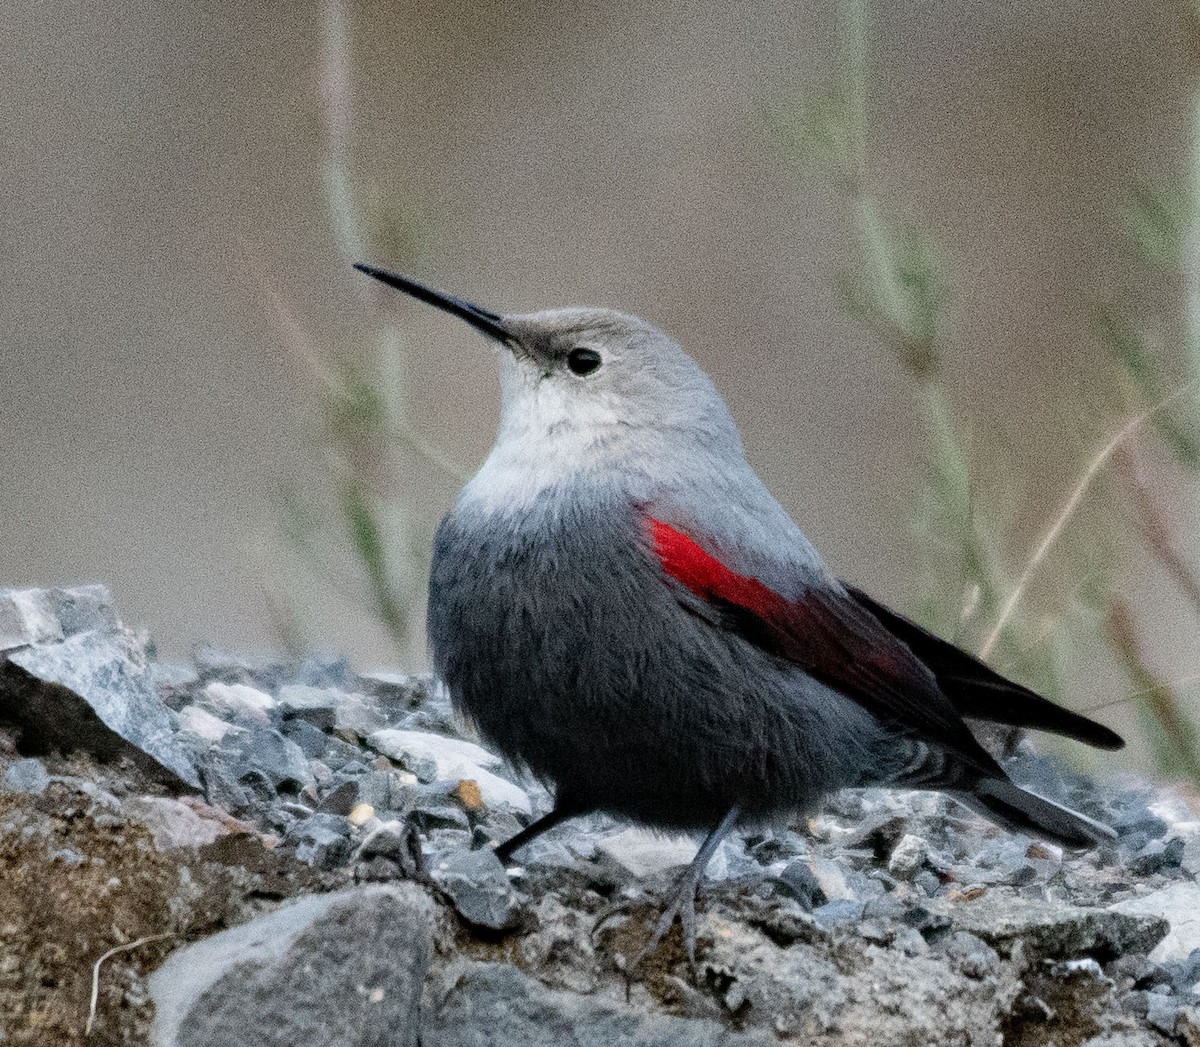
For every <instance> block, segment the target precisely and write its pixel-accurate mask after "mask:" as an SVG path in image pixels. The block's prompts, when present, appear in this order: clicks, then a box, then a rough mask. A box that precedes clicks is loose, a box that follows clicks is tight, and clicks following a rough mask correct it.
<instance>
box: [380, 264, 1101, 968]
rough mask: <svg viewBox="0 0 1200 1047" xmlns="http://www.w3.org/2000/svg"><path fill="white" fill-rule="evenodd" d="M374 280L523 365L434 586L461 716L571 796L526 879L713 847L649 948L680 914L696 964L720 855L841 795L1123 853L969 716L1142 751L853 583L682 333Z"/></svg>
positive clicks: (506, 369)
mask: <svg viewBox="0 0 1200 1047" xmlns="http://www.w3.org/2000/svg"><path fill="white" fill-rule="evenodd" d="M357 268H359V269H361V270H362V271H363V272H365V273H368V274H369V275H371V276H374V277H376V278H378V279H380V280H382V281H383V282H384V283H386V284H389V285H391V286H392V287H396V288H398V289H400V290H401V291H405V292H407V293H408V294H410V295H413V296H414V297H416V298H418V299H420V300H421V301H423V302H428V303H430V304H432V305H435V306H437V307H438V308H440V309H443V310H445V311H446V312H448V313H451V314H453V315H454V316H457V317H460V318H461V319H463V320H465V321H466V322H467V323H469V324H470V325H471V326H472V327H474V328H476V330H479V331H482V332H483V333H484V334H485V335H487V336H488V337H490V338H492V339H494V340H495V341H496V342H499V343H500V344H501V345H502V346H503V347H504V349H505V350H506V351H505V352H503V353H502V354H501V376H502V382H501V386H502V393H503V407H502V411H501V417H500V431H499V436H498V437H497V439H496V445H495V447H494V448H493V449H492V452H491V454H490V455H489V456H488V458H487V461H486V462H484V464H483V466H482V468H481V469H480V470H479V472H478V473H476V474H475V477H474V478H473V479H472V480H471V481H470V482H469V483H468V484H467V486H466V487H465V488H464V489H463V491H462V494H461V495H460V496H459V498H458V501H457V502H456V503H455V505H454V508H453V509H451V511H450V512H449V514H448V515H447V516H446V518H445V519H444V520H443V521H442V524H441V526H440V527H439V528H438V532H437V537H436V539H435V542H434V550H433V569H432V575H431V578H430V585H429V640H430V645H431V648H432V653H433V658H434V663H435V667H436V669H437V672H438V673H439V674H440V676H441V678H442V679H443V680H444V681H445V683H446V686H447V687H448V688H449V690H450V694H451V696H452V698H453V701H454V702H455V704H456V706H457V707H458V708H459V709H460V710H461V711H462V712H464V713H465V714H466V715H467V716H469V718H470V719H471V720H472V721H473V722H474V723H475V725H476V726H477V728H478V730H479V731H480V733H481V734H482V735H483V737H484V738H485V739H486V740H487V741H488V742H490V743H491V744H492V745H494V746H495V747H496V748H497V749H499V750H500V751H501V752H502V753H503V754H504V755H505V756H507V757H508V758H509V759H510V760H512V761H514V762H515V763H517V764H518V765H522V766H524V767H526V768H528V769H529V770H530V771H531V772H532V773H533V774H534V775H536V776H537V777H538V778H540V779H542V780H543V781H544V782H546V783H547V784H548V785H549V786H550V787H551V788H552V789H553V791H554V795H555V807H554V810H553V811H552V812H551V813H549V814H547V815H545V816H544V817H542V818H540V819H538V820H537V821H535V822H533V824H531V825H530V826H528V827H527V828H526V829H524V830H523V831H521V832H519V833H518V834H517V835H516V836H514V837H513V838H512V839H511V840H509V841H507V842H506V843H504V844H502V845H501V846H500V847H499V848H497V854H498V855H499V857H500V858H501V860H502V861H507V860H508V858H509V857H510V856H511V855H512V853H513V852H514V851H515V850H517V848H519V847H521V846H523V845H524V844H526V843H528V842H529V841H530V840H531V839H533V838H534V837H535V836H536V835H538V834H539V833H542V832H544V831H545V830H547V829H549V828H550V827H551V826H553V825H555V824H557V823H558V822H561V821H562V820H563V819H565V818H570V817H572V816H575V815H580V814H585V813H587V812H589V811H606V812H608V813H610V814H613V815H617V816H620V817H623V818H628V819H630V820H632V821H634V822H639V823H641V824H643V825H647V826H653V827H655V828H660V829H665V830H682V831H706V832H707V833H708V836H707V838H706V839H705V841H704V843H703V845H702V846H701V848H700V851H699V852H698V854H697V855H696V859H695V861H694V862H693V863H692V865H691V867H690V868H689V870H688V872H687V874H686V875H685V876H684V878H683V879H682V880H681V882H680V885H679V888H678V890H677V892H676V894H675V895H674V897H673V901H672V903H671V905H670V907H669V908H668V909H667V911H666V912H665V913H664V915H663V917H662V919H661V920H660V921H659V924H658V926H657V928H656V933H655V936H654V939H653V941H652V943H651V946H650V947H649V949H652V948H653V947H654V946H655V945H656V944H657V942H658V941H659V939H660V938H661V937H662V935H663V934H664V933H665V932H666V930H667V929H668V928H669V927H670V925H671V923H672V922H673V921H674V919H675V917H676V916H677V915H678V916H681V918H682V920H683V923H684V932H685V938H686V943H687V947H688V951H689V955H690V956H691V957H692V958H693V959H694V949H695V922H694V921H695V910H694V901H695V893H696V888H697V885H698V884H699V881H700V878H701V876H702V875H703V871H704V867H705V865H707V863H708V860H709V858H710V857H711V856H712V853H713V851H714V850H715V849H716V847H717V844H718V843H719V842H720V841H721V839H722V837H723V836H725V834H727V833H728V832H729V831H730V830H731V829H733V828H734V826H735V825H743V826H745V825H754V824H756V823H763V822H768V821H773V820H778V819H781V818H784V817H786V816H788V815H792V814H796V813H803V812H809V811H812V810H813V809H814V807H815V806H816V805H817V803H818V801H819V800H820V799H821V797H822V796H823V795H825V794H826V793H829V792H831V791H833V790H836V789H842V788H846V787H853V786H868V785H876V786H878V785H894V786H902V787H905V788H922V789H939V790H942V791H944V792H947V793H949V794H951V795H952V796H954V797H956V798H957V799H959V800H960V801H962V802H963V803H964V804H966V805H967V806H968V807H970V808H972V809H974V810H976V811H978V812H981V813H983V814H984V815H986V816H987V817H989V818H991V819H992V820H994V821H996V822H998V823H1000V824H1001V825H1003V826H1006V827H1008V828H1011V829H1018V830H1024V831H1027V832H1031V833H1036V834H1038V835H1040V836H1044V837H1048V838H1049V839H1052V840H1056V841H1058V842H1060V843H1063V844H1065V845H1067V846H1069V847H1084V846H1088V845H1090V844H1092V843H1095V842H1098V841H1099V840H1101V839H1103V838H1106V837H1111V836H1112V833H1111V831H1110V830H1109V829H1108V828H1106V827H1105V826H1102V825H1100V824H1098V823H1096V822H1094V821H1092V820H1090V819H1088V818H1085V817H1084V816H1083V815H1080V814H1077V813H1076V812H1074V811H1071V810H1068V809H1067V808H1065V807H1062V806H1059V805H1058V804H1056V803H1052V802H1051V801H1049V800H1046V799H1043V798H1042V797H1040V796H1036V795H1034V794H1033V793H1030V792H1027V791H1025V790H1024V789H1021V788H1018V787H1017V786H1016V785H1014V784H1013V783H1012V782H1011V781H1010V780H1009V778H1008V775H1007V774H1006V773H1005V771H1004V770H1003V768H1001V766H1000V765H999V764H998V763H997V762H996V761H995V760H994V759H993V758H992V757H991V756H990V755H989V754H988V753H987V751H986V750H984V749H983V748H982V747H981V746H980V745H979V743H978V742H977V741H976V740H975V738H974V736H973V735H972V734H971V732H970V730H969V729H968V728H967V726H966V724H965V723H964V722H963V717H969V718H973V719H977V720H988V721H992V722H996V723H1001V724H1011V725H1014V726H1019V727H1033V728H1039V729H1042V730H1048V731H1054V732H1057V733H1059V734H1064V735H1068V736H1069V737H1072V738H1077V739H1079V740H1081V741H1084V742H1088V743H1090V744H1092V745H1096V746H1100V747H1101V748H1107V749H1116V748H1119V747H1120V746H1121V744H1122V742H1121V739H1120V738H1119V737H1118V736H1117V735H1116V734H1114V733H1113V732H1112V731H1110V730H1109V729H1108V728H1107V727H1103V726H1101V725H1100V724H1097V723H1094V722H1092V721H1091V720H1088V719H1086V718H1084V717H1082V716H1079V715H1077V714H1075V713H1072V712H1069V711H1067V710H1066V709H1061V708H1059V707H1058V706H1056V705H1053V704H1052V703H1050V702H1048V701H1046V700H1045V699H1043V698H1041V697H1039V696H1038V695H1036V694H1034V693H1033V692H1032V691H1029V690H1027V689H1026V688H1024V687H1022V686H1020V685H1019V684H1016V683H1012V682H1010V681H1008V680H1005V679H1003V678H1002V677H1000V676H998V675H997V674H996V673H994V672H993V671H992V670H991V669H989V668H988V667H987V666H985V665H983V664H982V663H981V662H979V661H977V660H976V659H975V658H973V657H972V656H971V655H969V654H966V653H965V652H963V651H961V650H959V649H958V648H956V647H954V646H952V645H951V644H948V643H945V642H943V641H942V640H939V639H938V638H937V637H936V636H933V635H932V634H931V633H929V632H926V631H925V630H924V629H922V628H921V627H920V626H919V625H916V624H915V623H914V622H911V621H909V620H908V619H907V618H904V617H902V616H901V615H898V614H896V613H895V612H894V611H890V610H888V609H887V608H886V607H883V606H881V605H880V604H878V603H876V602H875V601H874V600H873V599H871V597H870V596H868V595H867V594H866V593H864V592H862V591H861V590H859V589H857V588H855V587H854V586H852V585H847V584H846V583H844V582H840V581H839V580H838V579H837V578H836V577H834V575H833V574H831V573H830V571H829V569H828V568H827V567H826V566H825V564H824V563H823V562H822V561H821V558H820V557H819V556H818V555H817V553H816V551H815V550H814V549H813V547H812V546H811V545H810V544H809V542H808V539H807V538H805V536H804V535H803V533H802V532H801V531H800V529H799V527H797V526H796V524H795V523H794V522H793V521H792V520H791V518H790V517H789V516H788V514H787V513H786V512H785V511H784V510H783V508H782V507H781V506H780V505H779V503H778V502H776V501H775V499H774V498H773V497H772V496H771V494H770V493H769V492H768V491H767V489H766V487H765V486H764V485H763V483H762V481H761V480H759V478H758V477H757V476H756V475H755V473H754V472H753V470H752V469H751V468H750V466H749V465H748V464H747V463H746V460H745V457H744V455H743V451H742V441H741V438H740V437H739V435H738V431H737V428H736V426H735V425H734V423H733V419H732V418H731V417H730V415H729V411H728V409H727V408H726V406H725V403H724V401H723V400H722V399H721V397H720V396H719V395H718V393H717V391H716V389H715V388H714V387H713V385H712V383H711V382H710V381H709V379H708V377H707V376H706V375H705V374H704V372H702V371H701V370H700V368H699V367H698V366H697V365H696V363H695V362H694V361H693V360H692V359H691V357H689V356H688V355H687V354H686V353H685V352H684V351H683V350H682V349H681V348H680V347H679V346H678V345H676V344H675V342H673V341H672V340H671V339H670V338H668V337H667V336H666V335H665V334H663V333H662V332H661V331H659V330H657V329H656V328H654V327H652V326H651V325H650V324H648V323H646V322H645V321H643V320H639V319H637V318H636V317H633V316H626V315H624V314H622V313H617V312H612V311H610V310H607V309H551V310H546V311H544V312H537V313H523V314H517V315H503V316H502V315H498V314H496V313H492V312H489V311H487V310H486V309H481V308H480V307H479V306H477V305H472V304H471V303H469V302H466V301H463V300H461V299H459V298H454V297H451V296H450V295H447V294H443V293H441V292H440V291H435V290H433V289H431V288H429V287H426V286H424V285H423V284H420V283H418V282H417V281H415V280H413V279H410V278H409V277H405V276H397V275H394V274H391V273H387V272H384V271H382V270H379V269H375V268H371V267H368V266H358V267H357ZM649 949H648V950H647V951H649ZM643 955H645V953H643Z"/></svg>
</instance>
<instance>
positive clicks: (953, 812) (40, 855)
mask: <svg viewBox="0 0 1200 1047" xmlns="http://www.w3.org/2000/svg"><path fill="white" fill-rule="evenodd" d="M1010 771H1011V772H1012V774H1013V775H1014V777H1015V778H1017V779H1018V780H1019V781H1021V782H1022V783H1024V784H1026V785H1028V786H1030V787H1031V788H1034V789H1035V790H1036V791H1039V792H1041V793H1043V794H1044V795H1046V796H1049V797H1051V798H1052V799H1058V800H1061V801H1063V802H1066V803H1068V804H1070V805H1071V806H1073V807H1076V808H1077V809H1079V810H1081V811H1083V812H1084V813H1087V814H1089V815H1090V816H1092V817H1095V818H1098V819H1100V820H1102V821H1105V822H1107V823H1108V824H1110V825H1112V826H1113V827H1114V828H1116V829H1117V831H1118V833H1119V839H1118V841H1117V842H1116V843H1114V844H1112V845H1108V846H1105V847H1102V848H1099V849H1097V850H1094V851H1091V852H1084V853H1070V852H1068V853H1063V852H1062V851H1061V850H1060V849H1058V848H1056V847H1053V846H1051V845H1048V844H1045V843H1041V842H1039V841H1036V840H1033V839H1030V838H1028V837H1022V836H1014V835H1011V834H1007V833H1003V832H1001V831H999V830H997V829H996V828H995V827H994V826H992V825H990V824H988V823H987V822H984V821H982V820H981V819H979V818H977V817H976V816H974V815H972V814H971V813H970V812H968V811H966V810H965V809H963V808H961V807H959V806H957V805H956V804H954V803H953V802H952V801H950V800H948V799H946V798H945V797H942V796H940V795H938V794H931V793H917V792H884V791H859V792H847V793H843V794H840V795H838V796H837V797H834V798H833V799H832V800H831V801H830V802H829V803H828V804H827V805H826V808H825V809H824V810H823V811H822V812H821V813H820V815H819V816H817V817H815V818H813V819H811V820H810V821H808V822H806V823H798V824H795V825H792V826H778V827H776V828H774V829H771V830H765V831H758V832H754V833H748V834H734V835H733V836H732V837H731V838H730V839H728V840H726V841H725V842H724V843H722V845H721V847H720V848H719V849H718V851H717V853H716V855H715V857H714V859H713V861H712V863H711V865H710V867H709V875H708V879H707V881H706V884H705V887H704V890H703V893H702V898H701V904H700V908H701V915H700V921H699V946H700V948H699V954H698V962H697V965H696V969H695V970H694V971H693V970H691V969H690V968H689V965H688V963H687V960H686V956H685V953H684V949H683V943H682V936H681V935H680V933H679V931H678V928H676V929H675V930H674V931H673V932H672V933H671V934H670V935H668V937H667V938H666V939H665V940H664V942H663V943H662V945H661V946H660V948H659V949H658V950H657V952H656V953H655V954H654V955H653V956H651V957H649V958H648V959H647V960H646V961H645V962H644V963H643V964H642V965H641V966H640V967H639V968H637V969H636V970H632V969H631V959H632V957H634V956H636V955H637V954H638V952H639V950H640V949H641V948H642V947H643V946H644V945H645V943H646V942H647V941H648V940H649V936H650V933H651V930H652V928H653V925H654V921H655V918H656V916H657V914H658V912H659V911H660V910H661V907H662V905H663V899H664V898H665V897H666V896H667V894H668V893H669V891H670V888H671V885H672V883H673V882H674V879H675V878H676V877H677V876H678V875H679V873H680V871H681V868H682V866H683V865H685V864H686V863H687V861H688V860H689V859H690V858H691V856H692V854H694V852H695V841H691V840H686V839H676V838H671V837H663V836H659V835H656V834H654V833H650V832H646V831H643V830H640V829H634V828H630V827H629V826H628V825H624V824H620V823H617V822H614V821H612V820H610V819H606V818H602V817H591V818H584V819H578V820H576V821H574V822H570V823H568V824H566V825H564V826H562V827H560V828H558V829H556V830H554V831H552V832H550V833H549V834H547V835H546V836H544V837H542V838H540V839H539V840H537V841H535V842H534V843H533V844H532V845H530V846H529V847H528V848H527V849H526V850H525V851H522V852H520V853H519V855H518V857H519V859H520V860H521V864H520V865H519V866H518V867H514V868H510V869H508V870H504V869H503V868H502V867H501V866H500V865H499V863H498V862H497V861H496V859H495V857H494V856H493V855H492V853H491V850H490V844H491V843H492V842H493V841H499V840H502V839H505V838H506V837H508V836H509V835H511V834H512V833H514V832H516V831H517V830H518V829H519V828H520V827H521V826H522V825H524V824H526V823H527V822H528V821H529V820H530V819H531V818H532V817H536V816H537V815H538V814H539V813H541V812H544V811H545V810H546V809H547V808H548V803H549V797H548V796H547V794H546V792H545V791H544V790H543V789H542V788H541V787H540V786H538V785H537V784H536V783H533V782H530V781H528V780H525V779H523V778H521V777H519V776H518V775H516V774H515V773H514V772H513V770H512V769H511V768H509V767H508V766H507V765H506V764H504V762H503V761H501V760H500V759H499V758H498V757H497V756H496V755H495V754H493V753H490V752H488V751H487V750H486V749H483V748H481V747H480V746H479V745H478V744H477V743H476V742H475V741H474V740H473V739H472V738H471V737H470V736H469V734H468V733H467V732H466V731H465V730H464V728H463V726H462V725H461V724H460V723H458V722H456V721H455V719H454V717H453V716H452V715H451V712H450V709H449V706H448V703H447V701H446V698H445V695H444V694H443V693H441V692H440V690H439V689H438V688H437V687H436V685H435V684H434V682H433V681H432V680H430V679H429V678H427V677H408V676H402V675H397V674H391V673H382V672H380V673H368V674H359V673H355V672H353V671H352V670H351V669H350V667H349V666H348V665H347V664H346V663H345V662H344V661H330V660H310V661H307V662H304V663H302V664H300V665H276V664H247V663H246V662H244V661H241V660H239V659H237V658H232V657H229V656H226V655H223V654H221V653H219V652H213V651H200V652H197V654H196V656H195V658H194V660H193V662H192V663H191V664H187V665H172V664H162V663H158V662H157V661H155V659H154V658H153V650H152V647H151V646H150V645H149V644H148V643H147V641H146V639H145V638H144V637H141V636H138V635H135V634H133V633H131V632H129V631H128V630H126V629H125V628H124V627H123V626H122V625H121V624H120V621H119V619H118V616H117V614H116V612H115V609H114V608H113V603H112V599H111V597H110V596H109V594H108V593H107V591H106V590H104V589H103V588H102V587H98V586H93V587H87V588H81V589H76V590H34V591H24V592H14V591H0V1042H4V1043H13V1044H50V1043H55V1044H75V1043H79V1044H83V1043H85V1042H86V1043H88V1044H110V1043H111V1044H147V1043H153V1044H157V1045H159V1047H167V1045H174V1044H194V1045H200V1044H212V1045H220V1047H239V1045H242V1044H245V1045H247V1047H248V1045H250V1044H274V1043H280V1044H295V1043H304V1044H306V1045H312V1044H316V1045H323V1044H329V1045H341V1044H346V1045H349V1044H372V1045H374V1044H379V1045H393V1044H396V1045H400V1044H413V1045H416V1044H418V1043H419V1044H422V1045H424V1047H432V1045H452V1044H453V1045H459V1044H462V1045H467V1044H473V1045H482V1044H497V1045H499V1044H525V1043H528V1044H541V1043H546V1044H588V1045H591V1044H596V1045H600V1044H605V1045H610V1044H622V1045H629V1047H633V1045H642V1044H647V1045H649V1044H680V1045H682V1044H730V1045H741V1044H768V1043H775V1042H796V1043H805V1044H835V1043H836V1044H860V1043H861V1044H864V1045H865V1044H868V1043H869V1044H874V1045H890V1044H922V1045H924V1044H929V1045H941V1044H947V1045H949V1044H962V1045H967V1044H970V1045H975V1044H979V1045H982V1044H988V1045H994V1044H1001V1043H1003V1044H1005V1045H1013V1044H1016V1045H1034V1044H1039V1045H1040V1044H1056V1045H1059V1047H1072V1045H1076V1044H1089V1045H1091V1047H1102V1045H1103V1047H1117V1045H1130V1047H1132V1045H1149V1044H1163V1043H1181V1044H1187V1045H1200V884H1197V883H1196V876H1197V874H1200V805H1198V804H1197V800H1196V796H1195V794H1194V793H1192V792H1190V791H1188V790H1185V789H1183V788H1182V787H1180V788H1174V789H1164V788H1158V787H1155V786H1153V785H1151V784H1150V783H1148V782H1145V781H1138V780H1133V779H1123V780H1111V781H1106V782H1103V783H1100V782H1096V781H1093V780H1091V779H1089V778H1087V777H1084V776H1081V775H1078V774H1074V773H1071V772H1068V771H1066V770H1064V769H1063V768H1062V767H1060V766H1058V765H1057V764H1055V763H1054V762H1053V761H1051V760H1049V759H1048V758H1046V757H1041V756H1038V755H1036V754H1035V753H1034V752H1033V751H1032V749H1030V748H1028V747H1027V746H1025V747H1024V748H1023V750H1022V752H1021V754H1020V755H1019V756H1018V757H1017V758H1016V759H1015V760H1014V761H1013V762H1012V764H1011V766H1010ZM112 950H118V951H115V952H112ZM102 958H103V962H102V963H101V964H100V966H99V969H98V973H97V968H96V965H97V961H100V960H101V959H102ZM93 993H94V996H93ZM93 1000H94V1003H93ZM89 1023H90V1033H89V1032H88V1028H89Z"/></svg>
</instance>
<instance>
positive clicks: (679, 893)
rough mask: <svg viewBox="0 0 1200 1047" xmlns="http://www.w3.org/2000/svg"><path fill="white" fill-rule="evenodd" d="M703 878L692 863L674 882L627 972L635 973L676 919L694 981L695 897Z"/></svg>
mask: <svg viewBox="0 0 1200 1047" xmlns="http://www.w3.org/2000/svg"><path fill="white" fill-rule="evenodd" d="M703 876H704V869H703V867H701V868H697V866H696V863H695V862H693V863H692V864H691V865H689V866H688V868H687V871H686V872H685V873H684V874H683V875H682V876H681V877H680V878H679V880H678V881H677V882H676V885H675V890H674V891H673V892H672V893H671V899H670V902H669V903H668V905H667V907H666V908H665V909H664V910H663V913H662V915H661V916H660V917H659V918H658V922H657V923H656V924H655V925H654V933H653V935H651V937H650V941H649V942H648V943H647V944H646V945H645V946H644V947H643V948H642V949H641V950H640V951H639V952H638V954H637V956H635V957H634V958H633V963H632V964H631V965H630V970H637V968H638V967H640V966H641V965H642V963H643V961H645V960H646V958H647V957H649V956H652V955H653V954H654V953H655V952H656V951H657V949H658V947H659V946H660V945H661V944H662V940H663V939H664V938H665V937H666V936H667V932H668V931H670V929H671V926H672V925H673V924H674V923H675V920H676V918H678V920H679V923H680V925H681V926H682V928H683V947H684V949H685V950H686V951H687V958H688V967H689V969H690V970H691V972H692V980H693V981H696V980H697V979H698V972H697V969H696V895H697V893H698V892H699V890H700V880H701V879H702V878H703Z"/></svg>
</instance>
